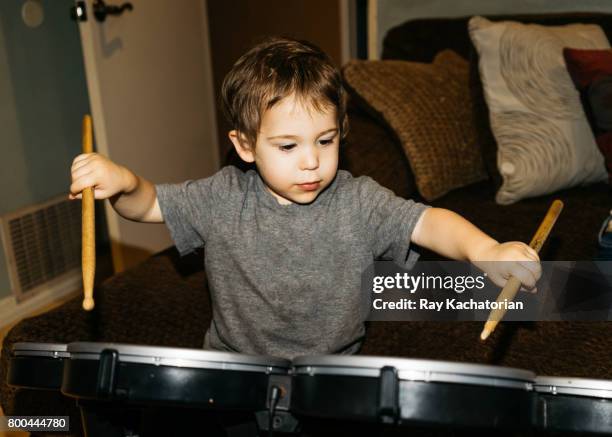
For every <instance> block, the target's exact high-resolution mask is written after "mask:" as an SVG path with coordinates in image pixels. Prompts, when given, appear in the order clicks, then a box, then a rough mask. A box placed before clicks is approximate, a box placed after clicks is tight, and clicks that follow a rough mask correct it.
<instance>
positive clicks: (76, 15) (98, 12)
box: [70, 0, 134, 23]
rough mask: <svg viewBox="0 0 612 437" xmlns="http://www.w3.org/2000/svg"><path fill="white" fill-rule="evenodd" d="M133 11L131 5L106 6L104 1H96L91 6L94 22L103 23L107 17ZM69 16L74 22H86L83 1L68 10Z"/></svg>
mask: <svg viewBox="0 0 612 437" xmlns="http://www.w3.org/2000/svg"><path fill="white" fill-rule="evenodd" d="M133 9H134V6H132V3H129V2H128V3H124V4H122V5H121V6H115V5H107V4H106V3H104V0H96V1H95V2H94V4H93V13H94V17H96V20H98V21H99V22H101V23H102V22H103V21H104V20H106V16H107V15H121V14H122V13H123V11H126V10H127V11H131V10H133ZM70 16H71V17H72V19H73V20H75V21H87V13H86V9H85V2H84V1H77V2H76V5H75V6H73V7H72V8H71V9H70Z"/></svg>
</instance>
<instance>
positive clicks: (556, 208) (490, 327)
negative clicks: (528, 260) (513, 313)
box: [480, 200, 563, 340]
mask: <svg viewBox="0 0 612 437" xmlns="http://www.w3.org/2000/svg"><path fill="white" fill-rule="evenodd" d="M562 209H563V202H561V201H560V200H555V201H554V202H553V203H552V205H551V206H550V208H549V209H548V212H547V213H546V216H544V220H542V223H540V227H539V228H538V230H537V231H536V233H535V235H534V236H533V238H532V239H531V242H530V243H529V247H531V248H532V249H533V250H535V251H536V252H540V249H541V248H542V246H543V245H544V242H545V241H546V238H548V234H550V231H551V230H552V228H553V226H554V224H555V222H556V221H557V218H558V217H559V214H561V210H562ZM519 288H521V282H520V281H519V280H518V279H516V278H515V277H514V276H510V278H509V279H508V282H506V285H505V286H504V288H503V289H502V291H501V293H499V296H498V297H497V302H504V301H505V300H506V299H507V300H508V301H511V300H513V299H514V297H515V296H516V293H517V292H518V290H519ZM504 314H506V309H505V306H504V305H499V307H498V308H497V309H494V310H492V311H491V314H489V318H488V319H487V322H486V323H485V326H484V329H483V330H482V333H481V334H480V339H481V340H486V339H487V337H489V335H491V333H492V332H493V331H494V330H495V327H496V326H497V323H499V321H500V320H501V319H502V318H503V317H504Z"/></svg>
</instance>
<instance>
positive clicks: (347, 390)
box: [8, 342, 612, 437]
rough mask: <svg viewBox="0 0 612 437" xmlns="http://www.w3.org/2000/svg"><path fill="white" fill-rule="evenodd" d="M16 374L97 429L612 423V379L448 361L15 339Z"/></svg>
mask: <svg viewBox="0 0 612 437" xmlns="http://www.w3.org/2000/svg"><path fill="white" fill-rule="evenodd" d="M8 383H9V384H10V385H13V386H16V387H20V388H26V389H38V390H57V391H60V392H61V393H62V394H63V395H65V396H68V397H71V398H74V399H76V402H77V405H78V406H79V408H80V410H81V418H82V425H83V433H84V435H85V436H87V437H93V436H95V437H97V436H105V437H113V436H122V437H123V436H146V435H183V434H186V435H193V434H202V435H228V436H246V435H251V436H253V435H271V434H272V433H274V434H277V435H287V436H291V435H315V434H317V433H316V432H315V431H316V430H321V429H331V428H333V427H335V429H340V430H342V429H349V428H350V427H352V429H362V430H365V429H369V430H370V431H368V433H367V434H363V435H374V433H373V431H372V430H376V434H383V433H385V432H387V431H390V430H391V431H393V430H395V431H393V432H397V430H402V431H406V432H407V433H408V434H410V432H408V430H410V429H423V428H426V429H429V430H438V431H439V430H474V431H475V432H476V431H479V430H480V431H482V432H487V431H491V430H493V429H495V430H496V432H497V433H500V431H504V432H520V433H521V434H522V435H524V433H527V434H530V433H537V434H541V433H545V434H546V433H551V434H554V433H558V432H572V433H573V432H578V433H581V434H585V433H592V434H593V435H596V434H610V433H612V381H604V380H594V379H583V378H561V377H545V376H537V377H536V375H535V374H534V373H532V372H530V371H527V370H521V369H514V368H508V367H501V366H490V365H481V364H468V363H457V362H446V361H432V360H421V359H404V358H393V357H377V356H347V355H321V356H311V357H300V358H296V359H294V360H293V361H289V360H284V359H280V358H273V357H264V356H252V355H242V354H236V353H226V352H216V351H204V350H195V349H182V348H171V347H156V346H138V345H129V344H118V343H86V342H77V343H70V344H68V345H65V344H53V343H16V344H15V345H14V346H13V349H12V355H11V359H10V363H9V371H8ZM237 418H238V419H240V420H238V419H237ZM232 421H233V422H232ZM249 421H250V422H251V426H250V427H246V428H245V427H244V426H235V424H236V423H244V422H249ZM247 429H248V431H245V430H247ZM179 430H184V432H181V431H179ZM214 430H218V432H219V434H215V431H214ZM313 433H314V434H313ZM334 434H337V433H334ZM350 434H351V435H355V433H353V432H351V433H350Z"/></svg>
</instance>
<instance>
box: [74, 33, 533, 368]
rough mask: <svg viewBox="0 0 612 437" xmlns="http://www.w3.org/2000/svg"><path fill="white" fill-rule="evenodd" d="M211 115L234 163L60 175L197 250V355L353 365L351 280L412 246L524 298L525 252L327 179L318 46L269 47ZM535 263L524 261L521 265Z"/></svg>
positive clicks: (330, 114) (355, 291)
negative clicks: (200, 274)
mask: <svg viewBox="0 0 612 437" xmlns="http://www.w3.org/2000/svg"><path fill="white" fill-rule="evenodd" d="M222 96H223V107H224V110H225V113H226V115H227V117H228V119H229V120H230V122H231V125H232V127H233V130H231V131H230V132H229V138H230V140H231V141H232V143H233V145H234V147H235V149H236V151H237V153H238V154H239V156H240V157H241V158H242V159H243V160H244V161H246V162H249V163H254V164H255V166H256V168H257V170H256V171H255V170H249V171H247V172H242V171H240V170H238V169H237V168H235V167H232V166H228V167H225V168H223V169H221V170H220V171H219V172H218V173H216V174H215V175H213V176H211V177H209V178H205V179H201V180H196V181H186V182H184V183H181V184H160V185H153V184H152V183H151V182H149V181H147V180H146V179H144V178H142V177H140V176H137V175H135V174H134V173H132V172H131V171H130V170H129V169H127V168H125V167H123V166H120V165H118V164H115V163H113V162H111V161H110V160H108V159H107V158H105V157H103V156H101V155H98V154H95V153H94V154H84V155H79V156H77V157H76V158H75V159H74V162H73V165H72V185H71V187H70V192H71V194H70V198H72V199H75V198H80V197H81V195H80V194H79V193H81V191H82V190H83V189H84V188H85V187H89V186H93V187H94V188H95V197H96V198H97V199H104V198H109V199H110V202H111V203H112V205H113V207H114V209H115V210H116V211H117V212H118V213H119V214H120V215H122V216H123V217H125V218H127V219H131V220H136V221H141V222H150V223H160V222H165V223H166V225H167V226H168V228H169V230H170V233H171V235H172V238H173V240H174V242H175V244H176V247H177V249H178V251H179V252H180V253H181V254H186V253H188V252H190V251H192V250H194V249H196V248H198V247H202V246H204V249H205V267H206V273H207V277H208V280H209V285H210V291H211V298H212V307H213V318H212V322H211V326H210V328H209V329H208V332H207V333H206V336H205V341H204V347H205V348H206V349H214V350H225V351H233V352H242V353H249V354H264V355H274V356H279V357H286V358H293V357H295V356H298V355H313V354H327V353H354V352H356V351H357V350H358V349H359V346H360V344H361V341H362V340H363V336H364V320H363V319H362V316H361V314H362V312H361V308H362V304H363V296H362V294H361V292H360V287H361V284H360V282H361V275H362V273H363V271H364V270H365V269H366V268H367V267H368V266H369V265H371V264H372V262H373V261H374V259H376V258H380V257H387V258H392V259H394V260H395V262H397V263H398V264H400V265H404V266H406V267H410V266H411V265H412V264H413V263H414V262H415V260H416V253H415V252H413V251H412V250H411V248H410V245H411V243H415V244H418V245H420V246H422V247H426V248H428V249H431V250H434V251H436V252H438V253H440V254H441V255H444V256H446V257H449V258H453V259H461V260H469V261H471V262H473V263H475V264H476V265H479V262H483V261H517V262H514V263H485V264H481V265H480V266H481V268H483V269H485V270H487V273H488V275H489V278H490V279H491V280H493V281H494V282H496V283H497V284H498V285H503V283H504V282H505V281H506V279H507V278H508V276H509V275H511V274H512V275H514V276H516V277H517V278H519V279H520V280H521V282H522V283H523V284H524V285H525V286H526V287H527V288H533V287H534V286H535V283H536V281H537V279H538V278H539V276H540V265H539V262H537V261H539V258H538V255H537V253H536V252H535V251H533V250H532V249H531V248H529V247H528V246H527V245H525V244H523V243H519V242H510V243H504V244H499V243H498V242H497V241H495V240H494V239H492V238H491V237H489V236H487V235H486V234H484V233H483V232H481V231H480V230H479V229H477V228H476V227H475V226H473V225H472V224H471V223H469V222H468V221H466V220H464V219H463V218H461V217H460V216H458V215H457V214H454V213H452V212H451V211H448V210H443V209H438V208H428V207H426V206H425V205H423V204H420V203H415V202H413V201H411V200H406V199H402V198H399V197H397V196H395V195H394V194H393V193H392V192H391V191H390V190H387V189H385V188H383V187H381V186H380V185H378V184H377V183H376V182H374V181H373V180H372V179H371V178H368V177H358V178H353V177H352V176H351V175H350V174H349V173H348V172H346V171H343V170H338V151H339V145H340V142H341V140H342V139H343V138H344V136H345V135H346V132H347V125H348V124H347V117H346V103H345V91H344V89H343V87H342V83H341V77H340V73H339V71H338V70H337V69H336V68H335V67H334V66H333V64H332V63H331V61H330V59H329V58H328V57H327V56H326V55H325V54H324V53H323V52H322V51H321V50H319V49H318V48H317V47H315V46H313V45H312V44H310V43H307V42H300V41H295V40H290V39H281V38H276V39H271V40H268V41H266V42H264V43H262V44H260V45H257V46H256V47H254V48H253V49H251V50H250V51H249V52H247V53H246V54H245V55H243V56H242V57H241V58H240V59H239V60H238V61H237V62H236V64H235V65H234V66H233V68H232V70H231V71H230V72H229V73H228V75H227V76H226V78H225V80H224V83H223V89H222ZM523 261H536V262H523Z"/></svg>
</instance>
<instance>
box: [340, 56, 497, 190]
mask: <svg viewBox="0 0 612 437" xmlns="http://www.w3.org/2000/svg"><path fill="white" fill-rule="evenodd" d="M343 75H344V79H345V82H346V83H347V85H348V86H349V87H350V88H352V89H353V90H354V91H355V92H356V93H357V94H359V96H361V98H362V99H363V100H365V101H366V102H367V103H368V105H369V106H370V107H371V108H372V109H373V110H374V111H376V112H377V113H378V114H380V116H381V117H383V118H384V120H385V121H386V122H387V123H388V124H389V126H391V128H392V129H393V130H394V131H395V133H396V134H397V137H398V138H399V139H400V141H401V143H402V147H403V149H404V152H405V153H406V156H407V158H408V160H409V162H410V166H411V167H412V171H413V173H414V176H415V180H416V184H417V187H418V189H419V192H420V193H421V195H422V196H423V198H424V199H425V200H427V201H432V200H434V199H437V198H439V197H441V196H443V195H444V194H446V193H447V192H449V191H450V190H453V189H455V188H459V187H463V186H465V185H469V184H471V183H473V182H477V181H481V180H483V179H486V172H485V170H484V165H483V161H482V157H481V151H480V148H479V147H478V145H477V141H476V133H475V129H474V126H473V120H472V112H471V109H472V108H471V103H470V92H469V87H468V63H467V61H465V60H464V59H463V58H461V57H460V56H459V55H457V54H456V53H454V52H452V51H450V50H445V51H444V52H441V53H440V54H439V55H438V56H437V57H436V59H434V62H433V63H431V64H425V63H420V62H406V61H391V60H390V61H351V62H349V63H348V64H347V65H345V67H344V68H343Z"/></svg>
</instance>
